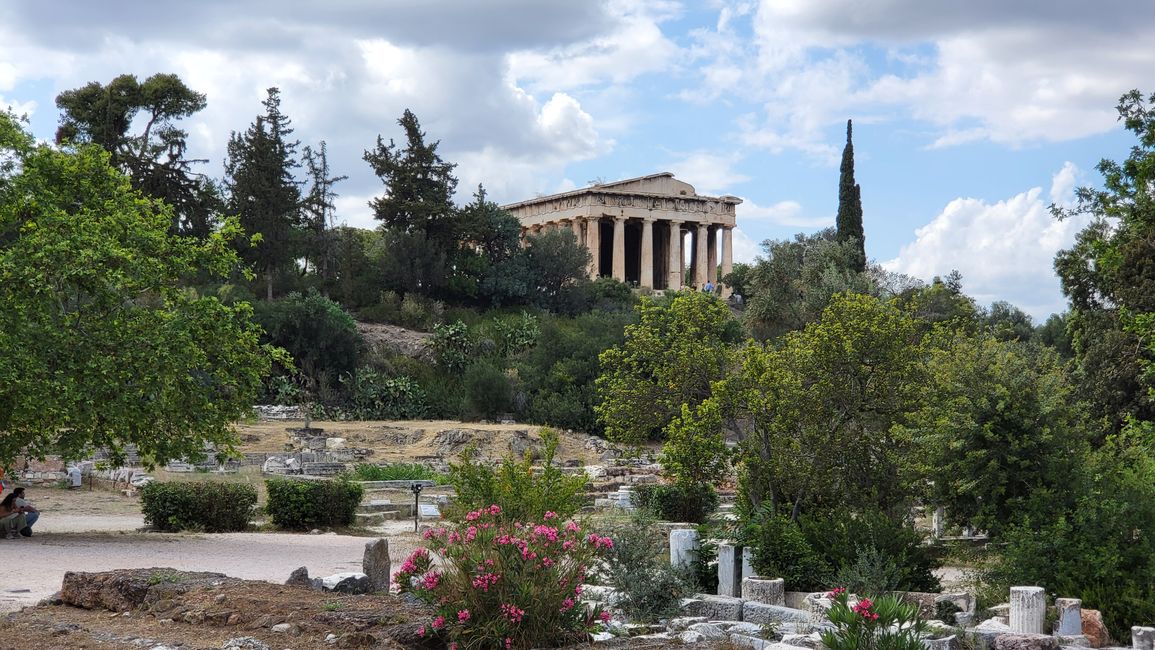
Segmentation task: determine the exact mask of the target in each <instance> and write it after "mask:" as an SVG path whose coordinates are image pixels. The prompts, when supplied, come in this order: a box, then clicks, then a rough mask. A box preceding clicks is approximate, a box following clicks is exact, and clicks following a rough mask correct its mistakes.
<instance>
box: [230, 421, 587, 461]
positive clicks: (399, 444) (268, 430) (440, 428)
mask: <svg viewBox="0 0 1155 650" xmlns="http://www.w3.org/2000/svg"><path fill="white" fill-rule="evenodd" d="M300 426H302V424H301V422H300V421H293V420H288V421H285V420H277V421H265V422H256V423H251V424H240V425H238V427H237V429H238V432H239V434H240V438H241V441H242V443H241V446H240V450H241V451H245V452H266V453H276V452H283V451H286V448H285V445H286V444H288V443H290V442H291V441H292V439H291V437H290V434H289V432H288V431H287V430H286V429H289V428H295V427H300ZM312 426H313V427H314V428H320V429H323V430H324V433H323V434H322V435H324V436H326V437H329V438H344V439H345V441H346V445H347V446H348V447H359V448H366V449H371V450H373V453H372V454H371V455H370V456H369V457H368V458H366V461H367V462H373V463H384V462H390V463H397V462H410V463H411V462H421V461H444V460H450V459H454V458H456V457H457V456H458V455H459V454H460V453H461V451H462V450H464V449H465V448H466V447H468V446H469V445H475V446H476V447H477V450H478V453H479V455H480V456H481V457H482V458H490V459H498V458H501V457H503V456H505V455H507V454H510V453H513V454H514V455H521V454H523V453H524V452H525V451H526V450H528V449H539V448H540V447H541V435H540V431H541V427H539V426H535V425H531V424H480V423H474V422H457V421H454V420H397V421H356V422H330V421H316V420H315V421H313V423H312ZM559 438H560V442H559V444H558V450H557V459H556V460H557V462H561V463H564V462H567V461H569V462H575V461H576V462H581V463H583V464H597V463H599V462H600V461H599V458H600V454H599V452H598V451H597V450H596V449H595V448H594V446H595V445H597V444H598V443H601V442H603V441H601V440H600V439H596V438H593V437H592V436H588V435H585V434H580V433H565V432H563V433H561V435H560V436H559Z"/></svg>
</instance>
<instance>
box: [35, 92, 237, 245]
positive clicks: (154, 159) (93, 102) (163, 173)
mask: <svg viewBox="0 0 1155 650" xmlns="http://www.w3.org/2000/svg"><path fill="white" fill-rule="evenodd" d="M56 107H57V108H59V109H60V125H59V127H58V128H57V130H56V142H57V143H58V144H61V143H64V142H74V143H77V144H82V143H91V144H96V145H99V146H100V147H102V148H103V149H104V150H105V151H107V152H108V153H109V155H110V156H111V161H112V164H113V165H114V166H115V167H117V168H118V169H120V170H121V171H123V172H125V173H126V174H128V176H129V178H130V179H132V184H133V187H135V188H136V189H138V190H141V191H142V192H144V193H145V194H147V195H148V196H151V197H153V198H157V199H161V200H163V201H164V202H165V203H167V204H168V205H170V206H171V207H172V208H173V209H172V213H171V214H172V224H171V225H170V228H169V229H170V232H172V233H173V234H180V235H194V236H197V237H207V236H208V234H209V233H210V232H211V231H212V229H213V228H214V227H215V225H216V221H217V215H218V214H219V212H220V210H221V207H222V202H221V198H220V190H219V188H217V187H216V185H215V184H214V183H213V182H212V181H211V180H209V179H208V178H207V177H206V176H205V175H203V174H200V173H197V172H195V171H193V169H194V166H195V165H197V164H198V163H204V162H207V161H204V160H192V159H188V158H186V157H185V153H186V151H187V149H188V144H187V139H188V133H187V132H185V131H184V130H183V129H181V128H179V127H178V126H177V125H176V122H177V121H178V120H180V119H183V118H186V117H190V116H192V115H193V114H195V113H197V112H199V111H201V110H203V109H204V107H205V96H204V95H203V94H201V93H198V92H196V91H194V90H192V89H190V88H189V87H188V86H186V85H185V84H184V82H183V81H181V79H180V77H178V76H176V75H174V74H154V75H152V76H151V77H149V78H148V79H145V80H144V81H143V82H139V81H137V79H136V77H135V76H134V75H130V74H124V75H120V76H119V77H116V78H115V79H113V80H112V81H111V82H109V84H108V85H107V86H103V85H101V84H100V83H98V82H95V81H93V82H90V83H88V84H87V85H85V86H82V87H80V88H75V89H72V90H66V91H64V92H62V93H60V94H59V95H57V96H56ZM134 123H136V124H140V123H143V129H142V130H141V131H140V132H139V133H136V134H131V133H130V132H129V131H130V129H131V128H132V126H133V124H134Z"/></svg>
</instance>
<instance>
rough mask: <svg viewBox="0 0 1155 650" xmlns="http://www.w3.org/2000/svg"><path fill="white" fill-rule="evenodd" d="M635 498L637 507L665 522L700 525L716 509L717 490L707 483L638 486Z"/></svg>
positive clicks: (635, 490)
mask: <svg viewBox="0 0 1155 650" xmlns="http://www.w3.org/2000/svg"><path fill="white" fill-rule="evenodd" d="M634 500H635V503H636V505H637V506H638V508H641V509H642V510H645V511H646V512H647V513H649V514H650V515H652V516H654V517H657V518H658V519H665V520H666V521H679V522H689V523H694V524H700V523H703V522H705V521H706V518H707V517H709V516H710V515H711V514H712V513H713V512H714V511H715V510H717V509H718V493H717V492H715V491H714V486H712V485H710V484H708V483H673V484H670V485H662V484H655V485H639V486H637V487H635V488H634Z"/></svg>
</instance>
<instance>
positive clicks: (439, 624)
mask: <svg viewBox="0 0 1155 650" xmlns="http://www.w3.org/2000/svg"><path fill="white" fill-rule="evenodd" d="M443 627H445V617H444V616H438V617H437V618H435V619H433V629H435V630H440V629H441V628H443Z"/></svg>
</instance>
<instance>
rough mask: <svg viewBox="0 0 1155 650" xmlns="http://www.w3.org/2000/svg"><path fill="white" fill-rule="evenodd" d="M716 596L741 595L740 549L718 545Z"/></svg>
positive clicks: (731, 545) (734, 596) (730, 545)
mask: <svg viewBox="0 0 1155 650" xmlns="http://www.w3.org/2000/svg"><path fill="white" fill-rule="evenodd" d="M718 595H719V596H730V597H731V598H736V597H738V596H741V595H742V547H741V546H735V545H734V544H726V543H724V542H723V543H720V544H718Z"/></svg>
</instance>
